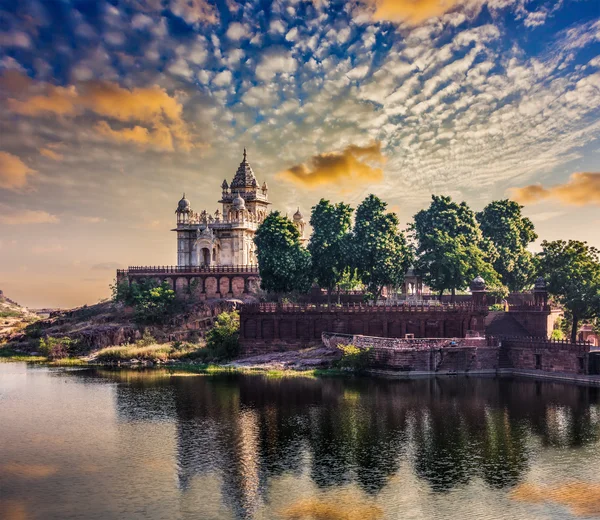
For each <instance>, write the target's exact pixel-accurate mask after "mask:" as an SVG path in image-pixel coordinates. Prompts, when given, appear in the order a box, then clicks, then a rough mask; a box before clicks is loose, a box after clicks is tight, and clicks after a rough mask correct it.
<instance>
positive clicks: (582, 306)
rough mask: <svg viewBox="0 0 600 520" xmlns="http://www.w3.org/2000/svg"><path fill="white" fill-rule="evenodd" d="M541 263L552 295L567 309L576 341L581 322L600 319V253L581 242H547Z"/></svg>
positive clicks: (540, 270)
mask: <svg viewBox="0 0 600 520" xmlns="http://www.w3.org/2000/svg"><path fill="white" fill-rule="evenodd" d="M538 261H539V274H540V276H543V277H544V278H545V279H546V282H547V287H548V292H549V293H550V294H551V295H553V296H554V297H555V298H556V300H557V301H558V302H559V303H560V304H562V305H563V306H564V307H565V309H566V310H567V314H568V316H569V318H570V320H571V341H573V342H574V341H576V339H577V330H578V328H579V323H580V322H581V320H592V319H594V318H597V317H599V316H600V261H599V251H598V250H597V249H596V248H594V247H591V246H588V245H587V243H586V242H580V241H578V240H569V241H568V242H565V241H564V240H555V241H553V242H548V241H546V240H544V242H542V252H541V253H539V255H538Z"/></svg>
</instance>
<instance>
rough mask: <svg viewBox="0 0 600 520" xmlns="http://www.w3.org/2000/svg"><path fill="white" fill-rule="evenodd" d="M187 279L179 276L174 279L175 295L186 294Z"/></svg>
mask: <svg viewBox="0 0 600 520" xmlns="http://www.w3.org/2000/svg"><path fill="white" fill-rule="evenodd" d="M188 287H189V285H188V279H187V278H183V277H181V276H180V277H179V278H176V279H175V293H176V294H177V296H186V295H187V293H188Z"/></svg>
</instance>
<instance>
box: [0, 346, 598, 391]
mask: <svg viewBox="0 0 600 520" xmlns="http://www.w3.org/2000/svg"><path fill="white" fill-rule="evenodd" d="M239 361H242V360H234V361H232V362H229V363H193V362H189V363H185V362H183V363H182V362H163V363H154V362H134V363H132V362H129V361H122V362H111V363H101V362H95V361H90V360H86V359H84V358H65V359H61V360H56V361H50V360H48V358H45V357H43V356H27V355H23V354H20V353H15V355H8V356H7V355H5V356H2V357H0V363H2V362H4V363H27V364H33V365H40V366H47V367H54V368H57V367H63V368H68V367H79V368H104V369H123V370H166V371H170V372H187V373H190V374H197V375H220V374H247V375H263V376H267V377H309V378H314V377H350V378H351V377H372V378H383V379H403V380H410V379H426V378H444V379H446V378H455V377H465V378H472V377H485V378H506V377H514V378H519V379H533V380H538V381H548V382H559V383H572V384H575V385H578V386H588V387H596V386H600V376H595V375H582V374H569V373H563V372H543V371H541V370H520V369H498V370H473V371H469V372H426V371H409V372H399V371H394V370H380V369H368V370H365V371H363V372H356V371H352V370H348V369H340V368H335V367H327V368H324V367H321V368H306V369H302V368H297V367H296V368H294V367H290V368H284V367H281V366H278V365H276V364H258V365H239V364H238V363H239Z"/></svg>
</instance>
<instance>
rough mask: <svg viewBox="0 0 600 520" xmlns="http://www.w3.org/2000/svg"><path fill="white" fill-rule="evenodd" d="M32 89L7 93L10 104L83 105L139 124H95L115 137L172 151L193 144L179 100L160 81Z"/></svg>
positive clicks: (26, 111)
mask: <svg viewBox="0 0 600 520" xmlns="http://www.w3.org/2000/svg"><path fill="white" fill-rule="evenodd" d="M35 88H36V89H39V90H42V91H43V93H41V94H36V95H32V96H27V95H24V96H22V97H23V99H16V98H9V99H8V102H7V104H8V107H9V108H10V109H11V110H12V111H13V112H15V113H17V114H21V115H26V116H37V115H47V114H54V115H58V116H73V115H77V114H81V113H83V112H85V111H86V110H87V111H91V112H94V113H95V114H97V115H98V116H102V117H107V118H110V119H112V120H114V121H117V122H120V123H134V122H139V123H142V124H143V126H140V125H135V126H133V127H126V128H116V129H115V128H113V127H112V126H111V125H110V124H109V123H108V122H106V121H100V122H99V123H98V124H97V125H96V129H97V130H98V132H100V133H101V134H102V135H105V136H108V137H110V138H112V139H114V140H116V141H124V142H134V143H136V144H139V145H154V146H158V147H159V148H160V149H162V150H167V151H172V150H174V149H175V144H177V147H178V148H181V149H182V150H185V151H189V150H190V149H191V148H192V147H193V144H192V135H191V132H190V130H189V127H188V125H187V123H186V122H185V121H184V119H183V106H182V104H181V102H180V101H179V100H178V99H177V98H176V97H174V96H170V95H169V94H168V93H167V92H166V90H164V89H162V88H160V87H158V86H153V87H145V88H141V87H140V88H132V89H126V88H122V87H120V86H118V85H116V84H114V83H110V82H93V83H92V82H90V83H85V84H83V85H82V86H81V87H79V88H76V87H75V86H69V87H57V86H54V85H49V84H41V85H35Z"/></svg>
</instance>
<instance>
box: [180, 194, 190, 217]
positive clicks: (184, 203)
mask: <svg viewBox="0 0 600 520" xmlns="http://www.w3.org/2000/svg"><path fill="white" fill-rule="evenodd" d="M190 209H191V204H190V201H189V200H187V199H186V198H185V193H184V194H183V197H182V198H181V200H180V201H179V202H178V203H177V211H178V212H179V213H185V212H186V211H190Z"/></svg>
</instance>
